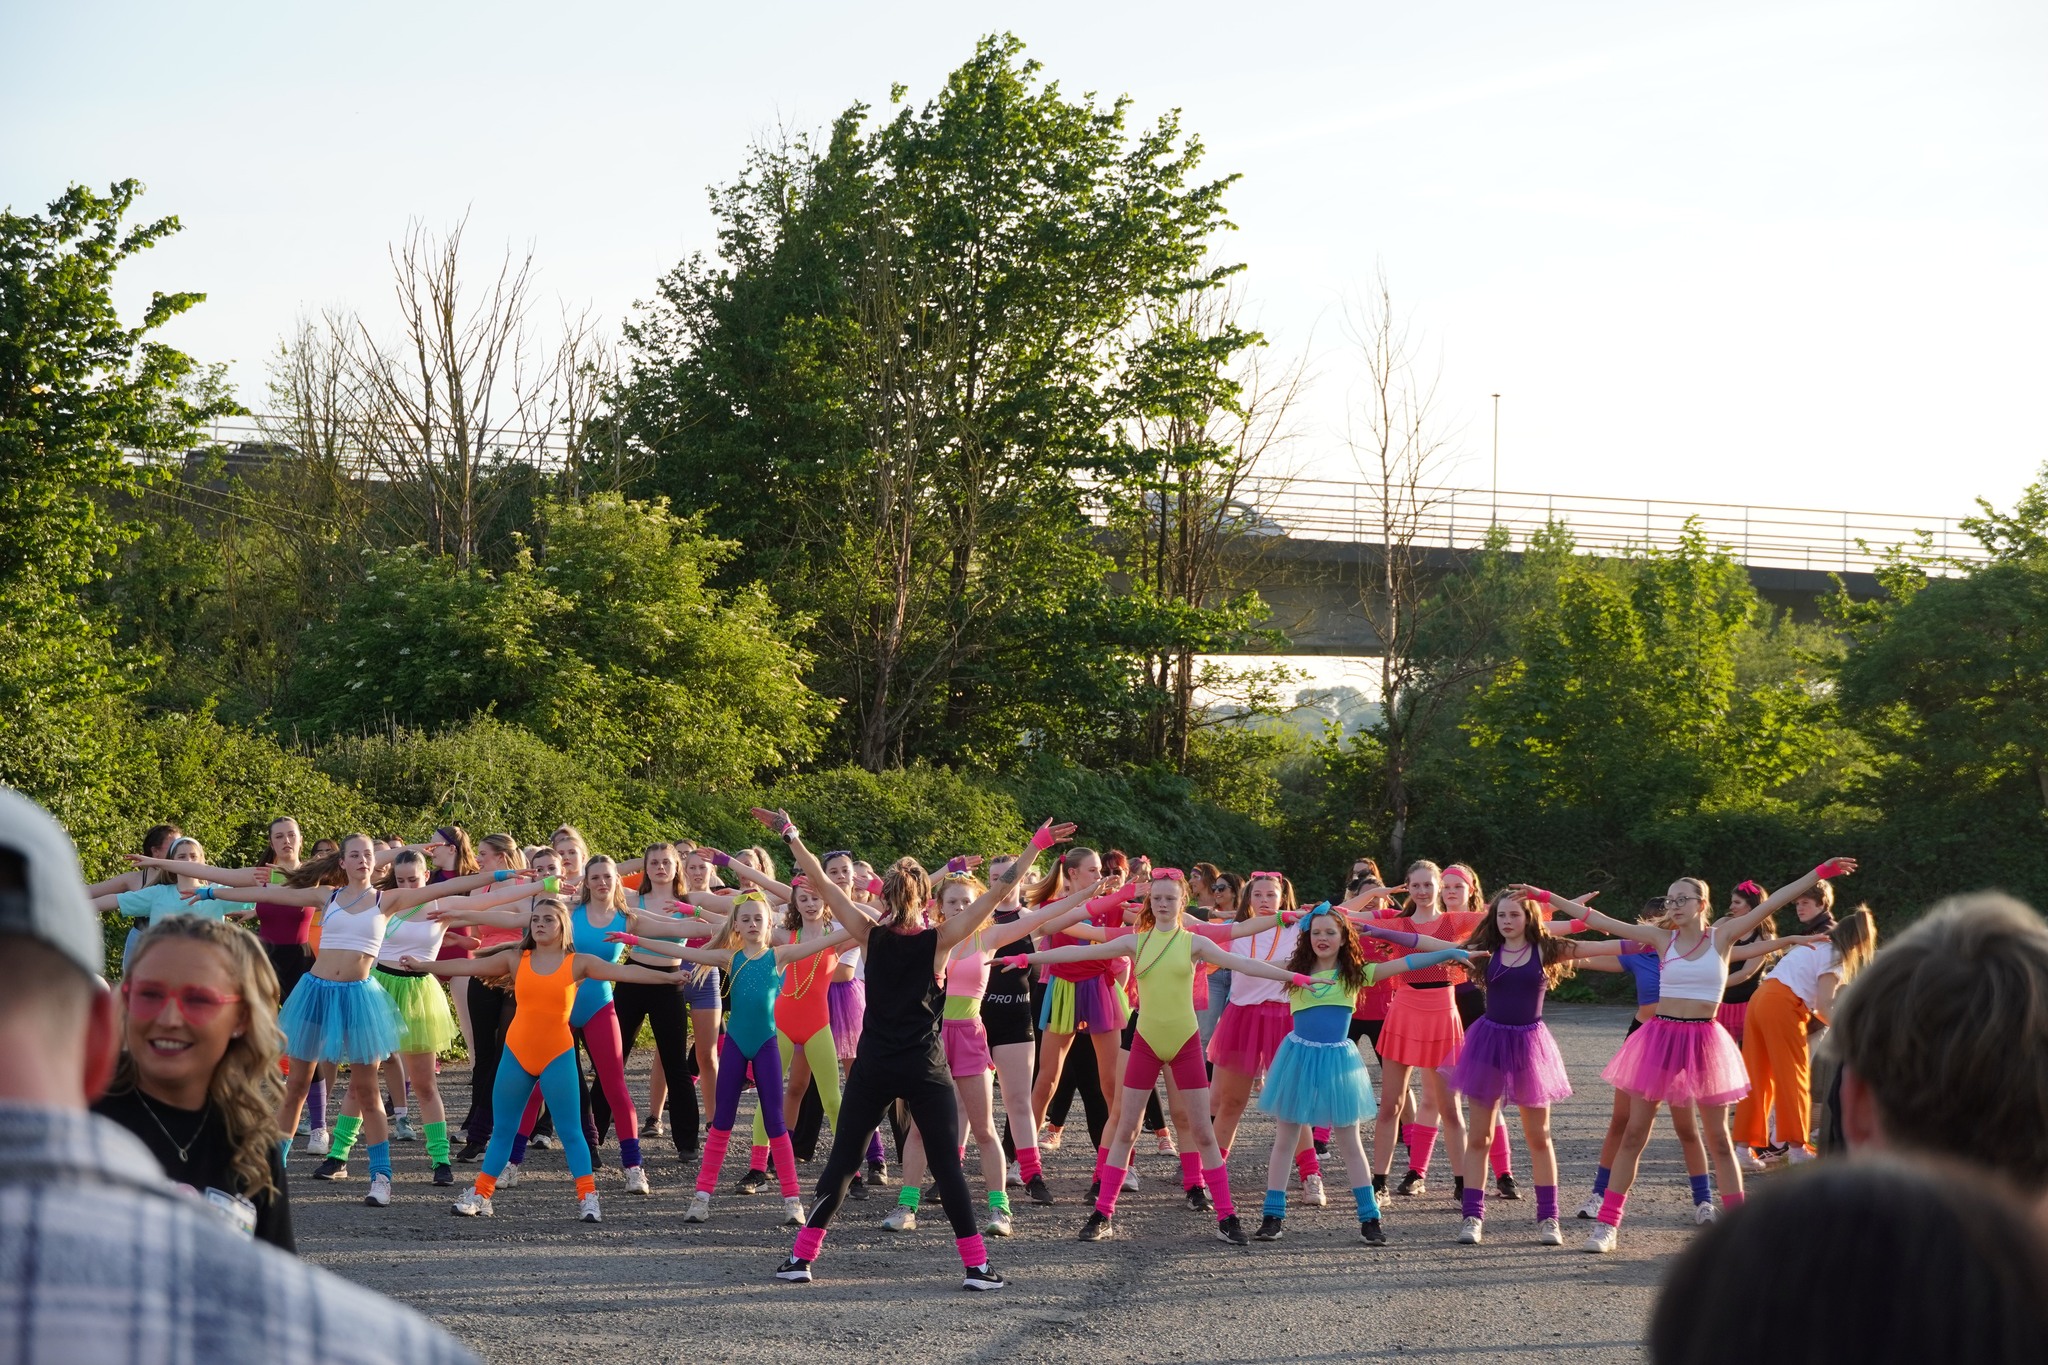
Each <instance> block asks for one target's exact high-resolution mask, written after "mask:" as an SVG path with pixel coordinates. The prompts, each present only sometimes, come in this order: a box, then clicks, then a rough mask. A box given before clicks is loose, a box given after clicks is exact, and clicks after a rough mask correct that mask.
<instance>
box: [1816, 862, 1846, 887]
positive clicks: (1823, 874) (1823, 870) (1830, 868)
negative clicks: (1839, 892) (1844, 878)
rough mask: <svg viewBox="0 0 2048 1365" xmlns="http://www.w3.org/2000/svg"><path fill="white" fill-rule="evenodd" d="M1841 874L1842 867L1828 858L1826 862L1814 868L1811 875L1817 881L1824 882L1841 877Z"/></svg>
mask: <svg viewBox="0 0 2048 1365" xmlns="http://www.w3.org/2000/svg"><path fill="white" fill-rule="evenodd" d="M1842 872H1843V867H1842V865H1841V864H1840V863H1838V862H1836V861H1835V860H1834V859H1833V858H1830V859H1828V860H1827V861H1826V862H1824V863H1822V864H1821V865H1820V866H1819V867H1816V868H1815V869H1814V870H1813V875H1814V877H1815V878H1816V879H1817V880H1819V881H1826V880H1827V879H1828V878H1830V877H1839V876H1841V875H1842Z"/></svg>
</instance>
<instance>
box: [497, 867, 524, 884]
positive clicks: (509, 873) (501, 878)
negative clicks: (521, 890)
mask: <svg viewBox="0 0 2048 1365" xmlns="http://www.w3.org/2000/svg"><path fill="white" fill-rule="evenodd" d="M518 875H519V874H518V873H516V872H514V871H513V870H512V869H511V868H509V867H501V868H499V869H498V870H497V871H496V872H493V873H492V874H491V880H492V881H494V882H509V881H511V880H512V879H513V878H514V877H516V876H518Z"/></svg>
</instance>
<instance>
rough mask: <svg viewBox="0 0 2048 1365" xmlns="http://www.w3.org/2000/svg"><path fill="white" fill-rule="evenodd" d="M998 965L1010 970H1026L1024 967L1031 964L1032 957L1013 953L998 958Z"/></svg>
mask: <svg viewBox="0 0 2048 1365" xmlns="http://www.w3.org/2000/svg"><path fill="white" fill-rule="evenodd" d="M996 965H997V966H998V967H1002V968H1005V969H1007V970H1009V971H1013V972H1018V971H1022V970H1024V968H1026V967H1029V966H1030V965H1031V959H1030V958H1028V957H1026V956H1025V955H1024V954H1022V953H1013V954H1011V955H1010V956H1008V957H999V958H997V959H996Z"/></svg>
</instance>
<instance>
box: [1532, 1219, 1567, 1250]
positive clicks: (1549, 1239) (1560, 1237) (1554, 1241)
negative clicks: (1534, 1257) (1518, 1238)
mask: <svg viewBox="0 0 2048 1365" xmlns="http://www.w3.org/2000/svg"><path fill="white" fill-rule="evenodd" d="M1536 1245H1538V1246H1546V1247H1561V1246H1563V1245H1564V1229H1563V1228H1562V1227H1560V1226H1559V1225H1558V1221H1557V1220H1556V1219H1555V1218H1546V1219H1544V1220H1543V1221H1542V1222H1540V1223H1538V1224H1537V1225H1536Z"/></svg>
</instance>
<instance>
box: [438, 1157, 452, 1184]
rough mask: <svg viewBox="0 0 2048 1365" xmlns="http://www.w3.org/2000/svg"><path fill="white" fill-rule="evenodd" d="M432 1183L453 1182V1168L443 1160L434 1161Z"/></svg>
mask: <svg viewBox="0 0 2048 1365" xmlns="http://www.w3.org/2000/svg"><path fill="white" fill-rule="evenodd" d="M434 1183H435V1184H436V1185H443V1186H448V1185H453V1184H454V1183H455V1168H454V1167H453V1166H450V1165H449V1164H448V1163H447V1162H445V1161H437V1162H435V1163H434Z"/></svg>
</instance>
